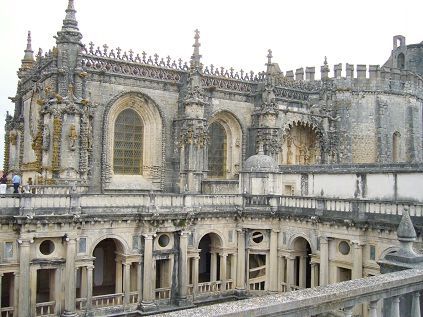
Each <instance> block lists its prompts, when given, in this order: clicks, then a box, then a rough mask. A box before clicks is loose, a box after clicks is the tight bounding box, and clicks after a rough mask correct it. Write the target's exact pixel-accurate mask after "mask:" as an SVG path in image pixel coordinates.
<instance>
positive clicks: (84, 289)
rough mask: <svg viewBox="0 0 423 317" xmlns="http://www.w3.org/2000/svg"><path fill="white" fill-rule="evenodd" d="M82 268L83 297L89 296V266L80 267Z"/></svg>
mask: <svg viewBox="0 0 423 317" xmlns="http://www.w3.org/2000/svg"><path fill="white" fill-rule="evenodd" d="M79 269H80V270H81V292H80V293H81V295H80V297H81V298H87V272H86V270H87V268H86V267H80V268H79Z"/></svg>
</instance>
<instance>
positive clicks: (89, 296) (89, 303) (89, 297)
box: [86, 265, 94, 311]
mask: <svg viewBox="0 0 423 317" xmlns="http://www.w3.org/2000/svg"><path fill="white" fill-rule="evenodd" d="M93 269H94V266H91V265H89V266H87V304H86V306H87V310H88V311H89V310H90V309H91V307H92V298H93Z"/></svg>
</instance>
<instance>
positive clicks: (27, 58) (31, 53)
mask: <svg viewBox="0 0 423 317" xmlns="http://www.w3.org/2000/svg"><path fill="white" fill-rule="evenodd" d="M23 60H24V61H34V51H33V50H32V46H31V31H28V37H27V40H26V50H25V56H24V58H23Z"/></svg>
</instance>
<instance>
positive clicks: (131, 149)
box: [113, 109, 143, 175]
mask: <svg viewBox="0 0 423 317" xmlns="http://www.w3.org/2000/svg"><path fill="white" fill-rule="evenodd" d="M142 147H143V124H142V121H141V118H140V116H139V115H138V114H137V113H136V112H135V111H134V110H132V109H126V110H123V111H122V112H121V113H119V115H118V116H117V118H116V121H115V135H114V147H113V153H114V154H113V170H114V172H115V174H125V175H140V174H141V173H142Z"/></svg>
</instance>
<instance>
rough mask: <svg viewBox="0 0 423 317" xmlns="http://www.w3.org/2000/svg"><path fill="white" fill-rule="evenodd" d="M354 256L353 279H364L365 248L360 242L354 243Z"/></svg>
mask: <svg viewBox="0 0 423 317" xmlns="http://www.w3.org/2000/svg"><path fill="white" fill-rule="evenodd" d="M353 248H354V254H353V269H352V278H353V279H357V278H362V277H363V247H362V245H361V244H360V243H358V242H353Z"/></svg>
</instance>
